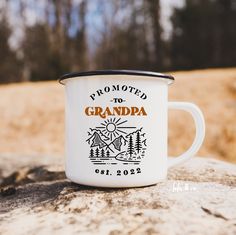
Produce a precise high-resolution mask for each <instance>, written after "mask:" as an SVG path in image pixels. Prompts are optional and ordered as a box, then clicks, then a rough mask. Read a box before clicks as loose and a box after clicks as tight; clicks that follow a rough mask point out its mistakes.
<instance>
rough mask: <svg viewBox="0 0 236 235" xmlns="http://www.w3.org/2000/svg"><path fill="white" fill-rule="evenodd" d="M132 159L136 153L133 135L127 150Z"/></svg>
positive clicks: (130, 137)
mask: <svg viewBox="0 0 236 235" xmlns="http://www.w3.org/2000/svg"><path fill="white" fill-rule="evenodd" d="M127 151H128V153H129V155H130V157H132V154H133V153H134V144H133V138H132V135H130V136H129V143H128V149H127Z"/></svg>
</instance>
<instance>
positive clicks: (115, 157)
mask: <svg viewBox="0 0 236 235" xmlns="http://www.w3.org/2000/svg"><path fill="white" fill-rule="evenodd" d="M119 121H120V120H119ZM126 122H127V121H120V123H126ZM104 123H105V122H104ZM105 124H106V126H105V127H104V126H98V127H96V128H94V129H92V128H90V129H89V131H88V139H87V140H86V142H87V143H88V144H89V146H90V152H89V158H90V160H91V161H92V162H93V164H97V165H99V164H118V163H119V164H120V163H122V164H139V163H140V162H141V159H142V158H144V156H145V152H146V149H147V143H146V141H147V139H146V138H145V137H146V133H144V132H143V127H141V128H139V129H137V128H136V127H127V126H125V127H119V125H117V124H116V122H115V120H113V119H112V120H110V121H109V122H108V121H106V123H105ZM115 124H116V125H115ZM119 128H124V129H121V131H120V129H119ZM125 128H126V129H125ZM127 129H129V131H130V130H131V129H135V131H132V132H128V130H127ZM119 132H122V133H124V135H122V134H120V133H119ZM127 132H128V133H127ZM115 136H116V138H114V137H115Z"/></svg>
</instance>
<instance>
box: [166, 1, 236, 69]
mask: <svg viewBox="0 0 236 235" xmlns="http://www.w3.org/2000/svg"><path fill="white" fill-rule="evenodd" d="M231 2H232V0H224V1H223V0H214V1H212V0H186V5H185V6H184V7H183V8H181V9H175V10H174V14H173V16H172V23H173V33H172V40H171V44H172V48H171V59H172V68H173V69H194V68H206V67H216V66H233V65H236V57H235V56H236V45H235V41H236V28H235V25H234V22H236V11H235V9H233V8H232V5H231V4H230V3H231Z"/></svg>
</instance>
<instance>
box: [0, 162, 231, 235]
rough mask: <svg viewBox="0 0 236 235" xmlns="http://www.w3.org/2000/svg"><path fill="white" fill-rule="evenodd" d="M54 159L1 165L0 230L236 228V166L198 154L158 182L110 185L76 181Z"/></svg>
mask: <svg viewBox="0 0 236 235" xmlns="http://www.w3.org/2000/svg"><path fill="white" fill-rule="evenodd" d="M0 159H1V158H0ZM5 160H6V158H5ZM15 160H16V161H17V159H15ZM1 161H2V160H1ZM11 161H12V159H11ZM54 162H55V158H54V161H52V162H49V165H46V166H43V165H40V164H41V163H45V160H42V161H41V160H38V161H33V162H31V163H30V164H29V166H26V164H18V169H17V170H16V171H14V172H12V171H10V167H9V165H8V167H9V174H7V172H6V171H3V169H2V172H4V174H2V175H3V176H2V179H1V191H0V221H1V223H0V234H8V235H11V234H14V235H15V234H51V233H55V234H63V235H64V234H78V233H81V234H164V235H168V234H181V235H184V234H202V235H204V234H236V166H235V165H232V164H228V163H224V162H221V161H217V160H212V159H206V158H194V159H192V160H190V161H188V162H186V163H185V164H184V165H181V166H179V167H176V168H173V169H171V170H170V171H169V175H168V180H166V181H165V182H161V183H158V184H156V185H155V186H149V187H143V188H133V189H104V188H92V187H86V186H81V185H77V184H74V183H71V182H69V181H68V180H66V179H65V175H64V172H63V167H62V164H61V162H62V159H60V160H58V161H57V162H58V163H59V164H58V165H57V166H56V165H54ZM8 163H10V160H9V162H8ZM23 163H27V161H26V160H25V161H23ZM0 165H1V166H2V165H3V164H0ZM14 166H15V165H14Z"/></svg>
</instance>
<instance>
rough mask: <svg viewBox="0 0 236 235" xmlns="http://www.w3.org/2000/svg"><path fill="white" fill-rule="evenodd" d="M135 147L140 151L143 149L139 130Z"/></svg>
mask: <svg viewBox="0 0 236 235" xmlns="http://www.w3.org/2000/svg"><path fill="white" fill-rule="evenodd" d="M135 149H136V150H137V152H138V153H139V152H140V150H141V149H142V142H141V138H140V132H139V131H138V132H137V135H136V141H135Z"/></svg>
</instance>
